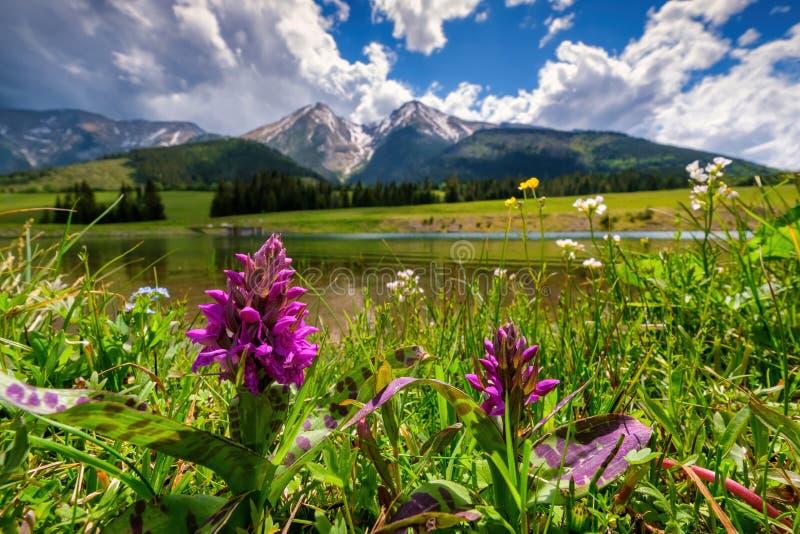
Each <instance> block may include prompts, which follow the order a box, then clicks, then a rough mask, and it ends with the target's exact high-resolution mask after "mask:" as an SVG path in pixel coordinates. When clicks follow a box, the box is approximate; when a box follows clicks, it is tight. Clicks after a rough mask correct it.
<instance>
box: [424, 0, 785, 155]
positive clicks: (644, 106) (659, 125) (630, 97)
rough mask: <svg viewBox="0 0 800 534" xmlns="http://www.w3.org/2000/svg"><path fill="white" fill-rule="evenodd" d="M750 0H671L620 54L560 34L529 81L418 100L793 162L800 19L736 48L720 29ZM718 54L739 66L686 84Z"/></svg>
mask: <svg viewBox="0 0 800 534" xmlns="http://www.w3.org/2000/svg"><path fill="white" fill-rule="evenodd" d="M748 3H749V2H748V0H689V1H675V0H673V1H670V2H667V3H666V4H665V5H664V6H662V8H661V9H659V10H651V11H650V13H649V15H648V22H647V24H646V26H645V30H644V33H643V34H642V36H641V37H640V38H639V39H636V40H633V41H631V42H630V43H629V45H628V46H627V47H626V48H625V49H624V50H623V51H622V53H620V54H618V55H612V54H610V53H609V52H607V51H606V50H604V49H603V48H601V47H597V46H591V45H588V44H584V43H575V42H571V41H564V42H562V43H561V44H560V45H559V46H558V48H557V49H556V57H555V59H554V60H552V61H548V62H546V63H545V65H544V66H543V67H542V68H541V69H540V70H539V83H538V86H537V87H535V88H533V89H530V90H525V89H522V90H519V91H518V92H517V94H515V95H506V96H499V95H492V94H485V93H484V92H483V91H482V89H485V88H481V87H480V86H475V85H471V84H466V85H465V84H462V85H460V86H459V87H458V88H457V89H456V90H454V91H453V92H451V93H450V94H448V95H445V96H444V97H438V96H435V95H433V94H430V93H431V92H430V91H429V94H426V95H425V99H426V101H427V102H428V103H430V104H431V105H438V107H441V108H442V109H445V110H448V111H450V112H456V111H457V110H461V111H460V114H461V115H462V116H464V117H467V118H472V119H481V120H489V121H493V122H502V121H512V122H522V123H526V124H537V125H542V126H550V127H554V128H561V129H570V128H578V129H604V130H617V131H623V132H627V133H630V134H633V135H639V136H643V137H648V138H651V139H655V140H657V141H661V142H667V143H672V144H679V145H682V146H690V147H696V148H702V149H706V150H710V151H715V152H719V153H722V154H730V155H736V154H741V155H743V156H745V157H748V158H751V159H754V160H755V161H759V162H764V163H768V164H772V165H776V166H784V167H790V168H798V167H800V152H798V151H797V150H796V147H797V146H800V126H799V125H798V123H797V121H796V117H798V116H800V79H798V77H797V73H796V72H792V71H790V70H787V69H786V67H785V64H786V62H787V61H796V60H797V58H800V24H798V25H797V26H795V27H794V28H792V30H791V31H790V32H789V34H787V37H786V38H784V39H778V40H774V41H771V42H768V43H764V44H762V45H760V46H758V47H756V48H752V49H734V48H733V47H732V44H731V42H730V41H729V40H728V39H725V38H724V37H722V36H721V35H720V34H719V31H718V28H719V27H720V26H721V25H723V24H724V23H725V22H726V21H727V20H728V19H730V17H732V16H733V15H735V14H737V13H739V12H740V11H742V10H743V9H744V8H745V7H746V6H747V5H748ZM725 57H732V58H733V59H734V60H736V61H737V62H738V64H736V65H735V66H734V67H732V68H730V70H729V71H728V72H725V73H722V74H718V75H715V76H706V77H705V78H702V79H701V80H700V81H699V82H696V83H694V84H692V75H693V73H697V72H703V71H705V70H707V69H709V68H711V67H713V66H714V65H716V64H717V63H718V62H719V61H720V60H722V59H723V58H725Z"/></svg>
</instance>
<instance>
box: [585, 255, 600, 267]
mask: <svg viewBox="0 0 800 534" xmlns="http://www.w3.org/2000/svg"><path fill="white" fill-rule="evenodd" d="M583 266H584V267H586V268H588V269H599V268H600V267H602V266H603V262H601V261H600V260H596V259H594V258H589V259H588V260H585V261H584V262H583Z"/></svg>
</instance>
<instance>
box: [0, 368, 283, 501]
mask: <svg viewBox="0 0 800 534" xmlns="http://www.w3.org/2000/svg"><path fill="white" fill-rule="evenodd" d="M0 392H2V395H0V400H2V401H4V402H5V403H7V404H10V405H12V406H15V407H17V408H20V409H21V410H24V411H26V412H29V413H33V414H37V415H46V416H48V417H49V418H51V419H53V420H56V421H59V422H62V423H66V424H69V425H73V426H76V427H80V428H85V429H91V430H95V431H97V432H99V433H101V434H105V435H106V436H109V437H112V438H114V439H120V440H123V441H128V442H130V443H133V444H135V445H140V446H142V447H148V448H150V449H153V450H155V451H158V452H161V453H164V454H167V455H169V456H173V457H175V458H181V459H184V460H188V461H190V462H194V463H197V464H200V465H204V466H206V467H208V468H209V469H212V470H213V471H215V472H216V473H217V474H218V475H219V476H221V477H222V478H223V479H225V481H226V482H227V483H228V485H229V486H230V487H231V490H233V491H234V492H237V493H238V492H242V491H246V490H251V489H256V488H259V487H260V486H261V483H262V482H263V480H264V478H265V477H266V476H267V475H268V474H270V473H271V472H272V470H273V466H272V464H271V463H270V462H269V461H267V460H266V459H264V458H262V457H260V456H258V455H256V454H254V453H253V451H251V450H250V449H248V448H246V447H243V446H242V445H240V444H238V443H236V442H233V441H230V440H228V439H226V438H224V437H222V436H218V435H216V434H212V433H210V432H205V431H203V430H198V429H196V428H193V427H191V426H188V425H184V424H182V423H179V422H177V421H173V420H172V419H169V418H167V417H163V416H161V415H157V414H153V413H149V412H147V411H146V406H143V405H141V404H138V405H137V403H136V401H135V399H132V398H130V397H125V396H122V395H116V394H113V393H106V392H97V391H88V390H63V389H44V388H35V387H33V386H29V385H27V384H24V383H22V382H19V381H17V380H15V379H13V378H12V377H10V376H8V375H5V374H2V373H0ZM120 401H122V402H120Z"/></svg>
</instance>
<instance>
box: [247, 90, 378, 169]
mask: <svg viewBox="0 0 800 534" xmlns="http://www.w3.org/2000/svg"><path fill="white" fill-rule="evenodd" d="M242 137H243V138H245V139H252V140H254V141H259V142H261V143H264V144H267V145H269V146H272V147H273V148H276V149H278V150H280V151H281V152H283V153H284V154H287V155H289V156H291V157H293V158H295V159H297V160H298V161H303V162H305V164H306V165H308V166H310V167H312V168H314V169H317V170H319V171H320V172H322V173H323V174H327V175H328V176H330V177H336V178H339V179H344V178H346V177H347V176H349V175H350V174H352V173H353V171H355V170H356V169H357V168H358V167H359V166H360V165H362V164H363V163H364V162H365V161H367V160H369V158H370V156H372V137H371V136H370V135H369V134H368V133H367V132H366V131H365V129H364V127H363V126H361V125H359V124H355V123H352V122H350V121H348V120H346V119H343V118H341V117H339V116H337V115H336V114H335V113H334V112H333V110H332V109H331V108H330V107H328V106H327V105H325V104H323V103H320V102H318V103H316V104H312V105H309V106H305V107H302V108H300V109H298V110H297V111H295V112H294V113H292V114H290V115H287V116H286V117H283V118H282V119H279V120H277V121H276V122H273V123H270V124H265V125H264V126H261V127H259V128H256V129H255V130H252V131H250V132H248V133H246V134H244V135H243V136H242Z"/></svg>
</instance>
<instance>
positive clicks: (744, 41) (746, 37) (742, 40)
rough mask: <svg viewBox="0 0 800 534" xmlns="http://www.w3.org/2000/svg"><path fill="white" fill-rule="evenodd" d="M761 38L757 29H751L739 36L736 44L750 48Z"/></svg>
mask: <svg viewBox="0 0 800 534" xmlns="http://www.w3.org/2000/svg"><path fill="white" fill-rule="evenodd" d="M760 38H761V34H760V33H759V31H758V30H756V29H755V28H749V29H748V30H747V31H746V32H744V33H743V34H742V35H740V36H739V38H738V39H737V40H736V44H737V45H739V46H749V45H751V44H753V43H755V42H756V41H758V40H759V39H760Z"/></svg>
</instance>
